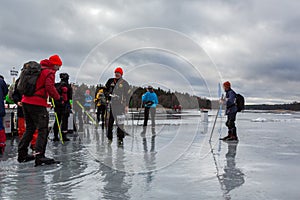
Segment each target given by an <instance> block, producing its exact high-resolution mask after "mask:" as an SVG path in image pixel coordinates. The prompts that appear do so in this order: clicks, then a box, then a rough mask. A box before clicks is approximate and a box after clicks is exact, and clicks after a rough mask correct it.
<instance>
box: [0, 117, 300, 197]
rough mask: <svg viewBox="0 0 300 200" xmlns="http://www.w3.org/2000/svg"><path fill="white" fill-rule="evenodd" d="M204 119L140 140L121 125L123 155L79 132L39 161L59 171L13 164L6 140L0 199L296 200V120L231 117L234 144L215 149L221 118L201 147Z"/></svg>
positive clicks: (299, 138)
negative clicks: (48, 160)
mask: <svg viewBox="0 0 300 200" xmlns="http://www.w3.org/2000/svg"><path fill="white" fill-rule="evenodd" d="M209 114H210V115H209V123H202V122H201V117H200V116H199V117H197V116H189V115H187V116H182V118H181V119H174V120H172V119H166V120H159V121H157V126H156V128H155V130H154V129H151V126H149V127H148V129H147V131H146V133H145V134H144V133H143V129H142V127H141V126H132V122H131V121H129V122H128V124H127V125H126V131H127V132H128V133H129V134H130V136H127V137H126V138H125V140H124V146H123V148H122V147H118V146H117V142H116V137H115V138H114V141H113V143H112V144H111V145H108V144H107V139H106V137H105V131H102V130H101V129H99V128H98V129H97V128H95V127H94V126H93V125H86V126H85V130H84V132H83V133H79V134H78V135H77V134H70V136H69V137H70V138H71V141H70V142H67V143H65V144H64V145H62V144H61V143H53V142H51V141H50V140H49V141H48V146H47V151H46V154H47V155H48V156H49V157H55V158H56V159H57V160H60V161H61V162H62V163H61V164H60V165H59V166H56V165H55V166H54V165H50V166H40V167H34V163H33V162H29V163H22V164H19V163H18V162H17V143H18V140H17V139H9V140H8V141H7V148H6V151H5V154H4V155H2V156H1V158H0V159H1V161H0V185H1V186H0V199H32V200H35V199H139V200H140V199H264V200H266V199H272V200H273V199H300V190H299V185H298V184H299V183H298V182H299V180H300V179H299V178H300V168H299V164H300V133H299V130H300V113H287V114H280V113H264V112H255V113H254V112H245V113H239V114H238V117H237V127H238V136H239V139H240V141H239V142H238V143H234V142H231V143H228V142H227V143H226V142H220V141H219V137H220V136H224V135H225V134H226V131H227V129H226V127H225V126H224V122H225V118H219V119H218V123H217V124H216V128H215V131H214V134H213V138H212V142H211V143H209V142H208V140H209V136H210V132H211V129H212V124H213V121H214V116H213V114H215V111H212V112H210V113H209ZM136 123H137V121H135V122H134V124H136ZM50 138H52V134H50Z"/></svg>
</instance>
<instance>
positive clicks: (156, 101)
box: [154, 93, 158, 104]
mask: <svg viewBox="0 0 300 200" xmlns="http://www.w3.org/2000/svg"><path fill="white" fill-rule="evenodd" d="M154 94H155V93H154ZM154 103H155V104H158V98H157V95H156V94H155V100H154Z"/></svg>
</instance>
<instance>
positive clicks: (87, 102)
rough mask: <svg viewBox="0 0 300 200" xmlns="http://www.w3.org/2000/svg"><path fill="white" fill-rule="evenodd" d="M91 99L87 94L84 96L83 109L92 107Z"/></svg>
mask: <svg viewBox="0 0 300 200" xmlns="http://www.w3.org/2000/svg"><path fill="white" fill-rule="evenodd" d="M92 101H93V97H92V96H91V95H89V94H84V105H83V106H84V107H91V106H92Z"/></svg>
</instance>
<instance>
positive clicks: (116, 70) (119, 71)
mask: <svg viewBox="0 0 300 200" xmlns="http://www.w3.org/2000/svg"><path fill="white" fill-rule="evenodd" d="M115 73H120V74H121V75H122V76H123V69H122V68H121V67H117V68H116V69H115Z"/></svg>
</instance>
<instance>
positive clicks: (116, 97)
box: [105, 78, 130, 106]
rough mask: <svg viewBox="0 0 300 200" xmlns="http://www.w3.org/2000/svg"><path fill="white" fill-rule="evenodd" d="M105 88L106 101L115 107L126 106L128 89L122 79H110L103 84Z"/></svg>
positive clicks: (126, 83)
mask: <svg viewBox="0 0 300 200" xmlns="http://www.w3.org/2000/svg"><path fill="white" fill-rule="evenodd" d="M105 86H106V88H107V94H106V99H108V100H109V101H111V102H112V103H113V104H115V105H123V106H125V105H128V102H129V93H130V88H129V84H128V82H127V81H125V80H124V79H123V78H120V79H115V78H110V79H108V81H107V82H106V84H105Z"/></svg>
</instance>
